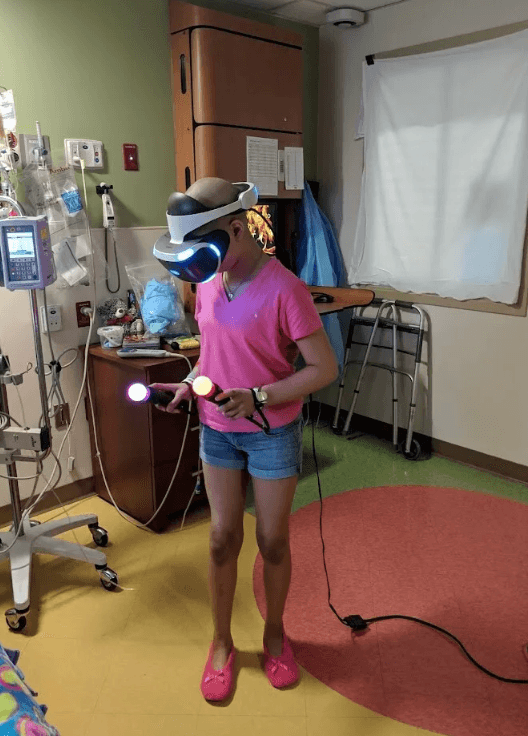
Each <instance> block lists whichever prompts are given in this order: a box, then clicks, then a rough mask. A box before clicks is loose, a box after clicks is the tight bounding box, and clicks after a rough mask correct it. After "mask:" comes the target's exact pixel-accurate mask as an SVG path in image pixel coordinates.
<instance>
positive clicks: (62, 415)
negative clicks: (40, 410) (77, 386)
mask: <svg viewBox="0 0 528 736" xmlns="http://www.w3.org/2000/svg"><path fill="white" fill-rule="evenodd" d="M53 408H54V409H55V410H56V414H55V429H62V428H63V427H67V426H68V424H69V423H70V405H69V404H59V405H58V406H57V405H55V406H54V407H53Z"/></svg>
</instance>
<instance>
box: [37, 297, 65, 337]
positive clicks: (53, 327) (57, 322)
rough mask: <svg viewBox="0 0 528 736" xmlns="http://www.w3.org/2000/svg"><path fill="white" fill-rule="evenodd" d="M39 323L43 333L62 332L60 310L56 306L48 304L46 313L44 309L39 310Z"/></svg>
mask: <svg viewBox="0 0 528 736" xmlns="http://www.w3.org/2000/svg"><path fill="white" fill-rule="evenodd" d="M40 322H41V325H42V331H43V332H57V331H58V330H62V317H61V308H60V306H59V305H58V304H48V313H47V314H46V308H45V307H41V308H40Z"/></svg>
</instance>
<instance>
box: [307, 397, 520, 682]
mask: <svg viewBox="0 0 528 736" xmlns="http://www.w3.org/2000/svg"><path fill="white" fill-rule="evenodd" d="M311 404H312V396H311V395H310V407H311ZM310 414H311V412H310V409H309V413H308V416H310ZM312 452H313V458H314V462H315V470H316V473H317V485H318V488H319V500H320V503H321V509H320V515H319V531H320V534H321V542H322V546H323V565H324V571H325V575H326V584H327V588H328V605H329V606H330V609H331V610H332V612H333V613H334V615H335V616H336V617H337V618H338V619H339V620H340V621H341V623H342V624H344V625H345V626H347V627H348V628H350V629H352V631H364V630H365V629H366V628H367V627H368V625H369V624H374V623H377V622H378V621H388V620H390V619H404V620H405V621H414V622H416V623H419V624H422V625H423V626H428V627H429V628H431V629H434V630H435V631H439V632H440V633H442V634H445V635H446V636H448V637H449V638H450V639H452V640H453V641H454V642H456V643H457V644H458V646H459V647H460V648H461V649H462V651H463V652H464V654H465V655H466V657H467V658H468V659H469V660H470V662H472V663H473V664H474V665H475V666H476V667H478V668H479V670H481V671H482V672H484V673H485V674H486V675H489V676H490V677H494V678H495V679H496V680H500V681H501V682H508V683H511V684H514V685H528V680H515V679H512V678H509V677H501V675H496V674H495V673H494V672H491V671H490V670H488V669H486V668H485V667H483V666H482V665H481V664H479V663H478V662H477V661H476V659H474V658H473V657H472V656H471V654H469V652H468V651H467V649H466V648H465V647H464V645H463V644H462V642H461V641H460V640H459V639H457V637H456V636H454V635H453V634H451V633H450V632H449V631H446V629H442V628H441V627H440V626H436V625H435V624H432V623H430V622H429V621H424V620H422V619H420V618H414V616H400V615H392V616H376V617H374V618H367V619H364V618H362V617H361V616H360V615H359V614H352V615H350V616H345V617H344V618H343V617H342V616H340V615H339V613H338V612H337V611H336V609H335V608H334V606H333V605H332V601H331V597H332V596H331V591H330V580H329V578H328V569H327V567H326V557H325V542H324V537H323V494H322V491H321V479H320V477H319V465H318V462H317V454H316V452H315V420H314V416H313V415H312ZM527 651H528V648H527Z"/></svg>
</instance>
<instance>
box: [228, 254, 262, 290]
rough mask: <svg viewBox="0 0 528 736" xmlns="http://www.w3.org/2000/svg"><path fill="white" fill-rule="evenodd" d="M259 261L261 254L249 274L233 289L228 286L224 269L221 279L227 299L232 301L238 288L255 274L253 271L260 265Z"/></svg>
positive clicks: (260, 260)
mask: <svg viewBox="0 0 528 736" xmlns="http://www.w3.org/2000/svg"><path fill="white" fill-rule="evenodd" d="M261 262H262V254H261V255H260V257H259V259H258V261H257V263H256V264H255V268H254V269H253V270H252V271H251V273H250V274H249V276H247V278H245V279H244V280H243V281H241V282H240V283H239V284H237V285H236V286H235V288H234V289H232V288H231V287H230V286H229V282H228V280H227V274H226V272H225V271H224V273H223V274H222V279H223V282H224V288H225V291H226V294H227V298H228V300H229V301H232V300H233V299H234V298H235V296H236V294H237V292H238V290H239V289H240V287H241V286H243V285H244V284H247V283H248V282H249V281H251V279H252V278H253V276H254V275H255V272H256V271H257V269H258V267H259V265H260V263H261Z"/></svg>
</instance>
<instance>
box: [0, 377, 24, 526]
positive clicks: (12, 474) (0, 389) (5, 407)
mask: <svg viewBox="0 0 528 736" xmlns="http://www.w3.org/2000/svg"><path fill="white" fill-rule="evenodd" d="M0 406H1V409H2V411H3V412H5V413H6V414H9V403H8V401H7V387H6V385H5V383H2V384H0ZM6 469H7V474H8V476H9V479H8V481H7V482H8V483H9V495H10V496H11V506H12V507H13V530H14V532H15V533H16V532H17V531H18V528H19V526H20V522H21V520H22V509H21V506H20V490H19V486H18V480H17V477H16V474H17V469H16V463H14V462H11V463H6ZM21 534H23V531H22V532H21Z"/></svg>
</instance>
